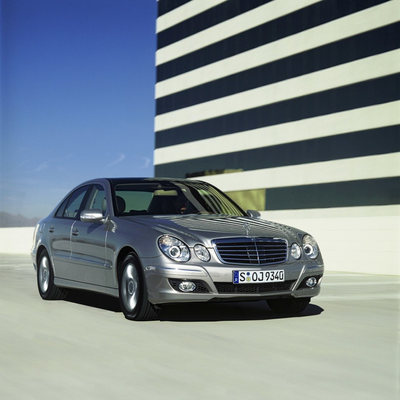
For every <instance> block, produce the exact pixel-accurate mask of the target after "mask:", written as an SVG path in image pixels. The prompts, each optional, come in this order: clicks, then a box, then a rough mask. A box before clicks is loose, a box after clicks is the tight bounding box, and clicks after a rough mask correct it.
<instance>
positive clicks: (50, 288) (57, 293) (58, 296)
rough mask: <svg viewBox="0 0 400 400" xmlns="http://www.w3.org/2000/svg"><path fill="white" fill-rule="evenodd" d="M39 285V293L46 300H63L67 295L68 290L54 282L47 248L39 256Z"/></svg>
mask: <svg viewBox="0 0 400 400" xmlns="http://www.w3.org/2000/svg"><path fill="white" fill-rule="evenodd" d="M37 285H38V290H39V294H40V296H41V298H42V299H44V300H63V299H65V298H66V297H67V290H66V289H63V288H59V287H58V286H56V285H55V284H54V272H53V267H52V265H51V261H50V257H49V254H48V253H47V251H46V250H43V251H42V252H41V253H40V256H39V262H38V269H37Z"/></svg>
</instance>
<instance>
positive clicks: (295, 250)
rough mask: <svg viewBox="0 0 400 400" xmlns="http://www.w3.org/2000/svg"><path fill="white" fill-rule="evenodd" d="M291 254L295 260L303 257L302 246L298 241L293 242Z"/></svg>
mask: <svg viewBox="0 0 400 400" xmlns="http://www.w3.org/2000/svg"><path fill="white" fill-rule="evenodd" d="M290 254H291V255H292V257H293V258H294V259H295V260H298V259H299V258H300V257H301V247H300V246H299V245H298V244H297V243H293V244H292V246H291V248H290Z"/></svg>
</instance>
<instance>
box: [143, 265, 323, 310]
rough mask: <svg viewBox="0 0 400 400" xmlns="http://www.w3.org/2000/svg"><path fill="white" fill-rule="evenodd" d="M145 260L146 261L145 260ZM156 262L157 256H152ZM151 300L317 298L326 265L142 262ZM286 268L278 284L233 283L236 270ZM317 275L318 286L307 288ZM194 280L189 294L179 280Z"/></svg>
mask: <svg viewBox="0 0 400 400" xmlns="http://www.w3.org/2000/svg"><path fill="white" fill-rule="evenodd" d="M142 261H143V260H142ZM153 261H154V259H153ZM143 269H144V273H145V277H146V285H147V291H148V299H149V301H150V302H151V303H153V304H166V303H184V302H208V301H249V300H250V301H251V300H261V299H271V298H285V297H286V298H288V297H314V296H317V295H318V294H319V292H320V290H321V281H322V276H323V273H324V265H323V264H322V263H318V262H295V263H284V264H278V265H273V266H246V267H244V266H238V265H226V264H224V265H221V264H210V263H209V264H207V266H201V265H189V264H185V265H183V264H182V265H177V264H174V263H170V264H164V265H162V266H161V265H157V264H155V263H149V264H148V265H143ZM282 269H283V270H284V271H285V281H284V282H279V283H260V284H258V283H251V284H250V283H249V284H233V283H232V274H233V271H234V270H236V271H237V270H240V271H274V270H282ZM308 277H316V278H317V281H318V283H317V285H316V286H314V287H313V288H308V287H307V286H306V285H305V284H304V280H305V279H306V278H308ZM184 280H186V281H192V282H194V283H195V284H196V288H199V290H196V291H194V292H190V293H184V292H181V291H180V290H179V289H178V284H179V282H180V281H184Z"/></svg>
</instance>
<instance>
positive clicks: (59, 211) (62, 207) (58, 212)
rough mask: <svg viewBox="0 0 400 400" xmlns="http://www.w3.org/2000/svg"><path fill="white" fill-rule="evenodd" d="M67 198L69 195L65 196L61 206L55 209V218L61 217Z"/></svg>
mask: <svg viewBox="0 0 400 400" xmlns="http://www.w3.org/2000/svg"><path fill="white" fill-rule="evenodd" d="M68 200H69V197H67V198H66V199H65V200H64V201H63V202H62V204H61V206H60V207H58V210H57V212H56V217H57V218H62V217H63V215H64V210H65V207H67V203H68Z"/></svg>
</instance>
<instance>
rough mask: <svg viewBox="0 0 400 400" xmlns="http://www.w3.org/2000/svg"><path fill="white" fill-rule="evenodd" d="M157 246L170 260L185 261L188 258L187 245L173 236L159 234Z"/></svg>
mask: <svg viewBox="0 0 400 400" xmlns="http://www.w3.org/2000/svg"><path fill="white" fill-rule="evenodd" d="M158 247H159V248H160V250H161V251H162V252H163V253H164V254H165V255H166V256H167V257H169V258H170V259H171V260H174V261H181V262H185V261H188V260H189V259H190V251H189V247H188V246H187V245H186V244H185V243H183V242H182V241H181V240H179V239H177V238H174V237H173V236H168V235H165V236H161V237H160V238H159V239H158Z"/></svg>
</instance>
